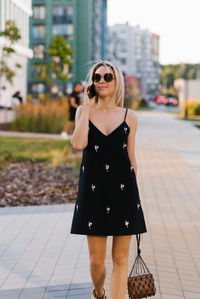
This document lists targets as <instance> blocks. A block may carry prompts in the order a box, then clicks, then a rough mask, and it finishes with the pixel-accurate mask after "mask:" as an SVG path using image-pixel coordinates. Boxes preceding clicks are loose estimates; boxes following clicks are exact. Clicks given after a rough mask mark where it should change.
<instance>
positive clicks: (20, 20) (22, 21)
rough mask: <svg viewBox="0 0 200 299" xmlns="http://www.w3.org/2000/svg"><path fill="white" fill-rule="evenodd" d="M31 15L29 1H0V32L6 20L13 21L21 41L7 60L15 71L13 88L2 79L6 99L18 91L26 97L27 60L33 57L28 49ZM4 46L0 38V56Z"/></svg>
mask: <svg viewBox="0 0 200 299" xmlns="http://www.w3.org/2000/svg"><path fill="white" fill-rule="evenodd" d="M31 15H32V8H31V0H0V30H1V31H3V30H4V29H5V22H6V21H7V20H14V21H15V23H16V25H17V27H18V29H19V31H20V34H21V39H20V40H19V41H18V42H17V43H16V44H15V45H14V48H15V50H16V53H14V54H12V55H11V57H10V58H9V61H8V64H9V66H10V68H11V69H12V70H15V72H16V76H15V77H14V80H13V86H11V85H10V84H9V83H7V82H6V81H5V79H2V82H0V85H1V86H3V85H5V86H6V87H7V90H8V97H9V99H10V98H11V96H12V94H13V93H14V92H16V91H18V90H19V91H20V92H21V94H22V97H23V99H24V100H25V99H26V96H27V64H28V58H31V57H32V56H33V52H32V50H31V49H30V48H29V17H30V16H31ZM5 44H6V39H5V38H4V37H0V56H1V54H2V47H3V46H4V45H5ZM16 63H19V64H21V66H22V68H20V69H18V68H17V69H15V64H16Z"/></svg>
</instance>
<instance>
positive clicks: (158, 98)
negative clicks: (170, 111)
mask: <svg viewBox="0 0 200 299" xmlns="http://www.w3.org/2000/svg"><path fill="white" fill-rule="evenodd" d="M154 101H155V102H156V103H157V104H167V102H168V100H167V98H165V97H164V96H155V97H154Z"/></svg>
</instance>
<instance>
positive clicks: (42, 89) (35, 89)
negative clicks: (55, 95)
mask: <svg viewBox="0 0 200 299" xmlns="http://www.w3.org/2000/svg"><path fill="white" fill-rule="evenodd" d="M32 92H36V93H42V92H45V85H44V84H43V83H36V84H32Z"/></svg>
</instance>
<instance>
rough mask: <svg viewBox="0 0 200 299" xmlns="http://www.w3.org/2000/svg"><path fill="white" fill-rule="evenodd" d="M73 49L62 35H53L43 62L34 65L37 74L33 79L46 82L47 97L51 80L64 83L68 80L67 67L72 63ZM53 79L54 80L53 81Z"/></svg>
mask: <svg viewBox="0 0 200 299" xmlns="http://www.w3.org/2000/svg"><path fill="white" fill-rule="evenodd" d="M72 54H73V50H72V48H71V45H70V44H69V43H68V41H67V39H66V38H65V37H64V36H62V35H56V36H53V37H52V39H51V42H50V46H49V48H48V49H47V51H46V55H45V56H46V61H45V63H40V64H37V65H35V68H37V70H38V73H39V75H38V76H36V77H35V79H38V80H42V81H44V82H45V83H46V91H47V97H48V98H49V96H50V92H51V86H52V84H53V82H55V81H58V82H62V83H65V82H66V81H68V80H69V78H70V77H69V67H70V66H71V65H72V64H73V61H72ZM54 80H55V81H54Z"/></svg>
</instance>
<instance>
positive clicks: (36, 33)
mask: <svg viewBox="0 0 200 299" xmlns="http://www.w3.org/2000/svg"><path fill="white" fill-rule="evenodd" d="M44 37H45V27H44V25H34V26H33V38H35V39H37V38H44Z"/></svg>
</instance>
